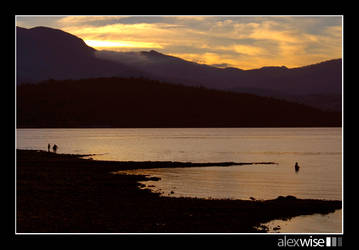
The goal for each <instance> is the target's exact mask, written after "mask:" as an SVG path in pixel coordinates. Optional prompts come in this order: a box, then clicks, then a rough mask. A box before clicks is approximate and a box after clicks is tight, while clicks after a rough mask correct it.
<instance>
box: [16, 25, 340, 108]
mask: <svg viewBox="0 0 359 250" xmlns="http://www.w3.org/2000/svg"><path fill="white" fill-rule="evenodd" d="M16 40H17V82H18V83H23V82H38V81H42V80H48V79H55V80H64V79H82V78H94V77H113V76H116V77H146V78H149V79H153V80H161V81H166V82H171V83H179V84H183V85H186V86H202V87H206V88H211V89H219V90H229V91H233V92H242V93H252V94H256V95H262V96H271V97H276V98H281V99H284V100H289V101H295V102H300V103H304V104H307V105H311V106H313V107H317V108H321V109H324V110H326V109H329V110H335V111H341V108H342V107H341V103H342V100H341V98H342V93H341V90H342V60H341V59H335V60H330V61H326V62H322V63H318V64H313V65H308V66H305V67H299V68H292V69H289V68H287V67H285V66H281V67H263V68H260V69H253V70H242V69H237V68H217V67H213V66H209V65H205V64H198V63H195V62H190V61H186V60H183V59H181V58H178V57H174V56H169V55H165V54H162V53H160V52H157V51H154V50H151V51H148V52H147V51H142V52H112V51H97V50H95V49H93V48H91V47H89V46H87V45H86V44H85V43H84V41H83V40H82V39H80V38H78V37H76V36H74V35H71V34H69V33H66V32H64V31H61V30H56V29H51V28H46V27H36V28H32V29H24V28H20V27H17V37H16Z"/></svg>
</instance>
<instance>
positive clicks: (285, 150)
mask: <svg viewBox="0 0 359 250" xmlns="http://www.w3.org/2000/svg"><path fill="white" fill-rule="evenodd" d="M48 143H51V144H53V143H56V144H57V145H58V146H59V150H58V152H59V153H78V154H81V153H83V154H99V155H96V156H94V157H93V158H94V159H101V160H120V161H186V162H187V161H191V162H223V161H235V162H260V161H262V162H263V161H273V162H276V163H278V164H276V165H251V166H232V167H205V168H176V169H150V170H137V171H134V172H135V173H138V174H148V175H151V176H157V177H160V178H161V181H158V182H144V184H145V185H146V187H147V188H151V189H152V190H153V191H155V192H160V193H162V195H168V196H176V197H181V196H185V197H202V198H209V197H211V198H233V199H249V198H250V197H254V198H255V199H272V198H276V197H278V196H279V195H294V196H296V197H298V198H315V199H339V200H341V199H342V129H341V128H199V129H198V128H197V129H193V128H187V129H182V128H181V129H17V148H21V149H42V150H47V144H48ZM295 162H298V163H299V165H300V167H301V168H300V171H299V172H298V173H296V172H295V171H294V164H295ZM132 173H133V172H132ZM319 216H321V215H319ZM309 217H310V219H309V220H308V219H304V220H305V221H307V222H304V224H305V225H307V226H306V227H302V228H304V229H305V230H308V228H311V231H310V232H318V231H319V232H321V231H323V232H327V230H330V231H332V232H341V219H342V218H341V212H340V213H333V214H331V215H329V216H327V217H318V216H309ZM316 217H318V218H316ZM297 218H298V219H299V221H300V222H295V221H294V219H293V221H294V222H295V223H291V225H301V224H300V223H301V220H302V219H301V218H302V216H300V217H297ZM298 219H297V220H298ZM323 220H326V221H327V222H328V223H324V222H323ZM313 221H315V223H314V222H313ZM320 221H321V222H320ZM333 221H335V222H334V223H331V222H333ZM338 221H339V222H340V223H339V222H338ZM275 223H276V222H275ZM286 223H288V221H287V222H286ZM318 223H321V224H320V225H319V224H318ZM277 224H278V223H277ZM302 224H303V223H302ZM323 225H325V230H324V226H323ZM320 226H322V228H320ZM293 227H294V228H297V230H299V231H300V230H301V229H300V228H301V227H300V226H297V227H295V226H293ZM318 227H319V228H318ZM281 228H282V230H283V231H285V229H283V228H285V226H284V225H282V226H281ZM304 229H303V230H304ZM289 230H293V228H290V229H289ZM293 232H294V231H293ZM305 232H308V231H305Z"/></svg>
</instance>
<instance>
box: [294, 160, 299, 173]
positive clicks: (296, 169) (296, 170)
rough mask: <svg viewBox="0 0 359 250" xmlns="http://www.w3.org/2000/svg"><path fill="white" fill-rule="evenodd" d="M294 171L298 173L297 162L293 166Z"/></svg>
mask: <svg viewBox="0 0 359 250" xmlns="http://www.w3.org/2000/svg"><path fill="white" fill-rule="evenodd" d="M294 169H295V172H298V171H299V165H298V162H296V163H295V165H294Z"/></svg>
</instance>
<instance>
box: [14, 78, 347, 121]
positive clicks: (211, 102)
mask: <svg viewBox="0 0 359 250" xmlns="http://www.w3.org/2000/svg"><path fill="white" fill-rule="evenodd" d="M16 101H17V127H19V128H24V127H64V128H66V127H284V126H285V127H288V126H289V127H293V126H295V127H303V126H310V127H313V126H314V127H315V126H341V114H340V113H339V112H324V111H320V110H318V109H314V108H311V107H308V106H305V105H301V104H296V103H290V102H287V101H283V100H276V99H273V98H268V97H259V96H255V95H251V94H239V93H233V92H228V91H218V90H211V89H206V88H203V87H188V86H181V85H176V84H168V83H161V82H158V81H151V80H146V79H135V78H132V79H125V78H96V79H82V80H67V81H55V80H50V81H45V82H41V83H38V84H22V85H18V86H17V99H16Z"/></svg>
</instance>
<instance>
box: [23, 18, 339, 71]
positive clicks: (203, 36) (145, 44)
mask: <svg viewBox="0 0 359 250" xmlns="http://www.w3.org/2000/svg"><path fill="white" fill-rule="evenodd" d="M16 25H18V26H21V27H25V28H31V27H35V26H47V27H52V28H58V29H62V30H64V31H66V32H69V33H71V34H74V35H76V36H78V37H80V38H82V39H83V40H85V42H86V43H87V44H88V45H89V46H91V47H94V48H96V49H99V50H102V49H105V50H114V51H139V50H141V51H143V50H151V49H154V50H156V51H159V52H161V53H164V54H168V55H173V56H178V57H181V58H184V59H187V60H190V61H195V62H198V63H205V64H209V65H215V66H218V67H237V68H241V69H253V68H260V67H263V66H281V65H285V66H287V67H289V68H293V67H299V66H304V65H308V64H313V63H318V62H321V61H325V60H330V59H334V58H341V57H342V16H17V17H16Z"/></svg>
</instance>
